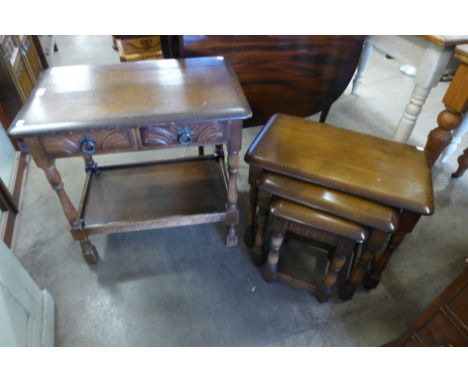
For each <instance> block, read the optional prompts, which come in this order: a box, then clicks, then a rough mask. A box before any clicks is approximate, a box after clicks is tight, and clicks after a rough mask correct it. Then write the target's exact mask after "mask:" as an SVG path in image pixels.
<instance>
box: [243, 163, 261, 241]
mask: <svg viewBox="0 0 468 382" xmlns="http://www.w3.org/2000/svg"><path fill="white" fill-rule="evenodd" d="M260 172H261V171H260V170H259V169H257V168H255V167H252V166H251V167H250V169H249V185H250V191H249V210H248V213H247V227H246V229H245V233H244V242H245V245H246V246H247V247H248V248H251V247H253V245H254V239H255V226H256V223H255V216H256V213H257V198H258V197H257V194H258V191H257V180H258V177H259V175H260Z"/></svg>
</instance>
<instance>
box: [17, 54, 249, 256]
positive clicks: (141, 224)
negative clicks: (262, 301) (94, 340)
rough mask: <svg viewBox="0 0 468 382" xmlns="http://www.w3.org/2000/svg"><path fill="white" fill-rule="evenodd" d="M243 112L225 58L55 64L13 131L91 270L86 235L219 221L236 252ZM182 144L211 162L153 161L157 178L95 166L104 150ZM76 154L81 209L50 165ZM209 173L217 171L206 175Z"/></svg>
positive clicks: (137, 170)
mask: <svg viewBox="0 0 468 382" xmlns="http://www.w3.org/2000/svg"><path fill="white" fill-rule="evenodd" d="M250 115H251V111H250V108H249V106H248V104H247V102H246V99H245V96H244V95H243V93H242V89H241V88H240V85H239V82H238V81H237V78H236V76H235V73H234V71H233V70H232V68H231V67H230V66H229V63H228V62H226V61H225V60H224V59H222V58H200V59H198V58H194V59H189V60H162V61H157V62H149V61H147V62H141V63H126V64H119V65H108V66H72V67H56V68H52V69H50V70H49V71H47V72H46V73H45V74H44V75H43V76H42V77H41V82H40V83H39V84H38V87H37V88H36V90H35V92H34V95H33V96H32V97H31V98H30V99H29V100H28V103H27V104H26V105H25V106H24V107H23V109H22V110H21V112H20V115H19V116H18V117H17V119H16V122H14V127H13V128H12V129H10V133H11V134H14V135H16V136H20V137H22V138H24V141H25V143H26V144H27V146H28V148H29V150H30V153H31V156H32V157H33V159H34V161H35V162H36V164H37V166H38V167H39V168H41V169H42V170H43V171H44V173H45V175H46V177H47V180H48V181H49V183H50V185H51V186H52V188H53V189H54V190H55V192H56V195H57V197H58V199H59V201H60V203H61V206H62V209H63V212H64V214H65V216H66V217H67V220H68V222H69V224H70V227H71V233H72V236H73V238H74V239H75V240H77V241H79V242H80V245H81V248H82V252H83V257H84V259H85V260H86V262H88V263H91V264H94V263H96V262H97V261H98V259H99V256H98V253H97V250H96V248H95V247H94V245H93V244H92V243H91V241H90V240H89V236H90V235H95V234H100V233H113V232H127V231H136V230H143V229H152V228H161V227H174V226H178V225H187V224H202V223H208V222H215V221H221V220H224V221H225V224H226V236H225V237H226V245H227V246H228V247H233V246H235V245H237V243H238V237H237V226H238V224H239V209H238V205H237V200H238V195H237V172H238V168H239V152H240V150H241V144H242V119H244V118H248V117H249V116H250ZM223 144H225V145H226V148H227V150H226V151H227V156H226V158H225V154H224V150H223V146H222V145H223ZM205 145H207V146H208V145H209V146H215V155H212V156H204V155H203V151H204V150H203V149H202V150H200V146H205ZM188 146H198V147H199V153H200V156H199V157H197V158H196V160H197V161H200V163H202V162H203V161H204V160H214V161H216V162H217V164H218V165H217V166H213V165H209V164H207V163H204V165H203V166H202V165H201V164H200V166H202V167H200V166H198V165H195V164H194V163H191V162H193V159H188V158H185V159H182V160H179V161H177V166H180V169H175V168H173V167H172V165H169V164H167V163H166V164H165V165H163V164H162V163H160V162H158V163H153V165H154V166H156V168H158V169H160V170H162V173H161V174H159V173H157V172H156V170H150V169H149V167H148V166H147V165H145V164H142V165H138V164H137V165H131V166H118V168H119V169H117V168H109V166H107V167H100V166H99V164H98V163H97V161H96V160H95V156H96V155H98V154H104V153H117V152H127V151H135V150H146V149H164V148H177V147H188ZM75 155H80V156H82V157H83V159H84V164H85V171H86V172H87V178H86V182H85V187H84V192H83V194H82V198H81V202H80V206H79V208H78V209H77V208H76V207H75V206H74V205H73V203H72V202H71V200H70V198H69V197H68V195H67V193H66V192H65V188H64V184H63V182H62V179H61V176H60V173H59V171H58V170H57V167H56V166H55V158H67V157H71V156H75ZM188 162H190V163H191V164H186V163H188ZM111 167H112V166H111ZM124 167H125V169H124ZM128 168H132V170H131V171H127V170H128ZM208 169H210V170H213V171H214V170H215V169H216V171H217V173H216V174H211V175H210V177H208V175H207V170H208ZM132 172H134V174H132ZM122 174H123V175H122ZM129 179H131V181H129ZM107 182H108V183H109V184H107ZM151 182H153V183H154V184H153V183H151ZM176 183H177V184H176ZM202 188H203V189H204V191H203V192H202ZM221 188H222V192H221ZM88 191H89V192H88ZM140 193H141V194H140ZM221 194H222V195H223V196H224V198H223V201H222V202H220V200H221V199H222V198H221ZM125 195H127V196H125ZM169 196H171V197H173V198H174V201H173V202H172V203H171V202H170V201H168V200H167V199H168V198H169ZM133 198H136V199H138V200H133ZM193 198H195V199H193ZM182 199H183V200H182ZM88 204H89V205H88ZM86 206H88V207H87V208H86ZM210 207H213V210H212V211H210V212H208V209H209V208H210ZM170 210H173V212H171V211H170ZM182 210H183V211H185V212H182ZM84 211H86V212H84ZM165 214H166V216H164V215H165ZM88 220H89V222H88Z"/></svg>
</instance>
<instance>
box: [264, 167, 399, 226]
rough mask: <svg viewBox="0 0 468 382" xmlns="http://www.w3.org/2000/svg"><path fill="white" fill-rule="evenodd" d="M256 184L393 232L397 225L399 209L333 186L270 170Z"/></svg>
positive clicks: (340, 215)
mask: <svg viewBox="0 0 468 382" xmlns="http://www.w3.org/2000/svg"><path fill="white" fill-rule="evenodd" d="M257 187H258V188H259V189H260V190H262V191H264V192H268V193H270V194H273V195H276V196H279V197H281V198H283V199H287V200H291V201H293V202H296V203H299V204H302V205H305V206H308V207H311V208H313V209H315V210H320V211H323V212H326V213H329V214H332V215H335V216H339V217H342V218H344V219H347V220H349V221H352V222H355V223H359V224H363V225H364V226H368V227H372V228H377V229H379V230H381V231H384V232H394V231H395V230H396V229H397V228H398V220H399V212H398V211H396V210H394V209H393V208H390V207H386V206H384V205H381V204H378V203H374V202H372V201H369V200H366V199H362V198H358V197H355V196H353V195H350V194H346V193H343V192H339V191H336V190H333V189H330V188H325V187H321V186H318V185H315V184H312V183H306V182H302V181H299V180H296V179H293V178H289V177H286V176H282V175H278V174H274V173H268V172H263V173H262V175H260V177H259V180H258V185H257Z"/></svg>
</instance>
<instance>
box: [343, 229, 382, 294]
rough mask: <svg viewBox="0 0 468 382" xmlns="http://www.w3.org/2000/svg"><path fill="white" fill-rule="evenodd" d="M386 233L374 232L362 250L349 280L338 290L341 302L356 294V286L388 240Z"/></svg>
mask: <svg viewBox="0 0 468 382" xmlns="http://www.w3.org/2000/svg"><path fill="white" fill-rule="evenodd" d="M388 235H389V234H387V233H386V232H382V231H378V230H374V231H372V234H371V236H370V238H369V240H368V242H367V244H366V247H365V248H364V251H363V254H362V255H361V258H360V259H359V263H358V264H357V266H356V267H355V268H354V269H353V270H352V271H351V275H350V276H349V280H348V281H347V282H346V283H344V284H343V286H342V287H341V289H340V292H339V294H340V297H341V299H342V300H350V299H351V298H352V297H353V296H354V293H355V292H356V287H357V285H359V284H361V283H362V281H363V279H364V275H365V273H366V271H367V270H368V268H369V266H370V264H371V263H372V261H373V260H374V259H375V257H376V255H377V252H378V251H379V250H381V249H382V248H383V246H384V244H385V241H386V240H387V238H388Z"/></svg>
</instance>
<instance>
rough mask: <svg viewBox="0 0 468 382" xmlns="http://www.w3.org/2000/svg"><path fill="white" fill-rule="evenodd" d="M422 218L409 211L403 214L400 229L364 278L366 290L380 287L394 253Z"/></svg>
mask: <svg viewBox="0 0 468 382" xmlns="http://www.w3.org/2000/svg"><path fill="white" fill-rule="evenodd" d="M420 217H421V215H419V214H415V213H412V212H407V211H404V212H403V213H402V214H401V218H400V228H399V229H398V231H397V232H395V233H394V234H393V235H392V236H391V237H390V240H389V242H388V244H387V247H386V248H385V251H384V253H383V254H382V255H380V257H379V258H378V259H377V261H375V262H374V263H373V264H372V267H371V269H370V270H369V272H368V273H367V274H366V275H365V277H364V287H365V288H366V289H373V288H376V287H377V285H379V283H380V280H381V278H382V273H383V272H384V271H385V268H386V267H387V264H388V262H389V261H390V258H391V257H392V254H393V252H394V251H395V250H396V249H397V248H398V246H399V245H400V244H401V242H402V241H403V239H404V238H405V236H406V234H408V233H410V232H411V231H412V230H413V228H414V227H415V225H416V223H417V222H418V221H419V218H420Z"/></svg>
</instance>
